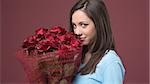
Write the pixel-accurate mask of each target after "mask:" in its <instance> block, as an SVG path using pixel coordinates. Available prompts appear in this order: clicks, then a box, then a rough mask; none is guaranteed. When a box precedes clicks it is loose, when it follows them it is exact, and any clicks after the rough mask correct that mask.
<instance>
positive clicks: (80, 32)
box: [74, 28, 82, 36]
mask: <svg viewBox="0 0 150 84" xmlns="http://www.w3.org/2000/svg"><path fill="white" fill-rule="evenodd" d="M74 33H75V34H77V35H78V36H81V35H82V31H81V30H80V29H79V28H77V29H75V30H74Z"/></svg>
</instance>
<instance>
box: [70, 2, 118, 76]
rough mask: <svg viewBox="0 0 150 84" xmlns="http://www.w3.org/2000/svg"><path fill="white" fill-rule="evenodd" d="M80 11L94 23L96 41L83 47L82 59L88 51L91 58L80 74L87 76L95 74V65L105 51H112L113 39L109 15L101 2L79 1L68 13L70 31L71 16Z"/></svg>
mask: <svg viewBox="0 0 150 84" xmlns="http://www.w3.org/2000/svg"><path fill="white" fill-rule="evenodd" d="M77 10H82V11H83V12H85V13H86V14H87V16H88V17H89V18H90V19H91V20H92V21H93V22H94V24H95V28H96V39H95V41H94V42H93V44H92V45H85V46H83V59H84V57H85V53H86V52H87V51H88V50H90V51H91V54H92V56H91V58H90V60H89V61H88V63H87V64H86V65H85V66H84V67H83V68H82V69H81V70H80V73H81V74H82V75H83V74H88V73H91V72H92V73H93V72H95V69H96V65H97V64H98V63H99V61H100V60H101V58H102V57H103V56H104V54H105V52H106V51H109V50H114V49H115V45H114V39H113V35H112V30H111V26H110V20H109V15H108V12H107V9H106V6H105V4H104V2H103V1H102V0H79V1H78V2H77V3H76V4H75V5H74V6H73V7H72V9H71V11H70V27H69V28H70V31H72V32H74V31H73V25H72V15H73V13H74V12H75V11H77Z"/></svg>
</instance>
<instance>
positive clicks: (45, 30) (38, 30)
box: [35, 28, 48, 35]
mask: <svg viewBox="0 0 150 84" xmlns="http://www.w3.org/2000/svg"><path fill="white" fill-rule="evenodd" d="M47 31H48V29H45V28H39V29H37V30H36V31H35V34H36V35H44V34H45V33H46V32H47Z"/></svg>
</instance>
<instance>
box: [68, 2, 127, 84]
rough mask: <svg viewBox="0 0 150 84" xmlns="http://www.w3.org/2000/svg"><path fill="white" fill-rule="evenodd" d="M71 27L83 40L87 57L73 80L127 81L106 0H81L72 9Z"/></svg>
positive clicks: (95, 83)
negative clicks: (116, 49) (116, 46)
mask: <svg viewBox="0 0 150 84" xmlns="http://www.w3.org/2000/svg"><path fill="white" fill-rule="evenodd" d="M70 31H72V32H74V33H75V34H77V35H78V36H79V37H80V38H81V40H83V59H82V64H81V68H80V70H79V73H78V74H77V75H76V77H75V78H74V81H73V84H123V79H124V73H125V69H124V66H123V64H122V62H121V60H120V58H119V56H118V55H117V53H116V52H115V46H114V39H113V35H112V31H111V26H110V21H109V16H108V12H107V9H106V6H105V4H104V2H103V0H79V1H78V2H77V3H76V4H75V5H74V6H73V7H72V9H71V11H70Z"/></svg>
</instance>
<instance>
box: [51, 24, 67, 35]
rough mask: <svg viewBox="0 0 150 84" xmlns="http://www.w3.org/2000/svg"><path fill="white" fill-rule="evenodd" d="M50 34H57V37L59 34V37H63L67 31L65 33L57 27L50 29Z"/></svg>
mask: <svg viewBox="0 0 150 84" xmlns="http://www.w3.org/2000/svg"><path fill="white" fill-rule="evenodd" d="M50 32H51V33H55V34H58V35H59V34H60V35H63V34H65V33H66V32H67V31H66V30H65V29H63V28H61V27H59V26H55V27H52V28H51V29H50Z"/></svg>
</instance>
